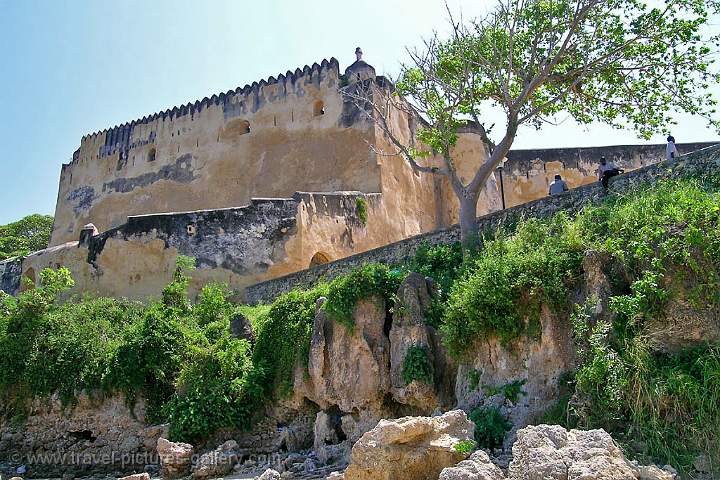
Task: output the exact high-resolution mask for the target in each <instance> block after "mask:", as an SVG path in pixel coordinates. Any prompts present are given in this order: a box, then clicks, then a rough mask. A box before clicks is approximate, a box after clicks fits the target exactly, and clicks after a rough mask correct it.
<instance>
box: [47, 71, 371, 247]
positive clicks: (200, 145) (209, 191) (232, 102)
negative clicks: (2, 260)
mask: <svg viewBox="0 0 720 480" xmlns="http://www.w3.org/2000/svg"><path fill="white" fill-rule="evenodd" d="M340 81H341V79H340V74H339V70H338V63H337V60H335V59H331V60H330V61H327V60H324V61H323V62H322V63H321V64H314V65H313V66H311V67H310V66H306V67H305V68H304V69H302V70H300V69H298V70H296V71H295V72H287V74H283V75H279V76H278V78H274V77H270V78H269V79H268V80H267V81H266V80H263V81H261V82H259V83H257V82H255V83H253V84H252V85H247V86H245V87H243V88H242V89H240V88H238V89H237V90H235V91H229V92H227V93H224V94H220V95H213V96H212V97H211V98H205V99H203V100H202V101H198V102H195V103H192V104H187V105H183V106H181V107H175V108H173V109H171V110H166V111H165V112H162V113H158V114H155V115H152V116H150V117H145V118H142V119H140V120H136V121H133V122H129V123H126V124H124V125H121V126H117V127H114V128H112V129H109V130H105V131H102V132H98V133H95V134H92V135H88V136H86V137H84V138H83V139H82V141H81V145H80V148H79V149H78V151H76V152H75V154H74V155H73V159H72V161H71V162H70V163H69V164H67V165H63V167H62V172H61V178H60V187H59V193H58V201H57V207H56V212H55V226H54V229H53V234H52V239H51V242H50V244H51V245H59V244H62V243H64V242H67V241H73V240H76V239H77V238H78V235H79V231H80V229H81V227H82V226H83V225H84V224H86V223H90V222H92V223H94V224H95V225H96V226H97V227H98V228H99V230H100V231H103V230H108V229H110V228H114V227H117V226H119V225H121V224H123V223H124V222H125V219H126V218H127V217H128V216H132V215H140V214H147V213H161V212H174V211H185V210H188V211H189V210H201V209H218V208H228V207H239V206H242V205H247V204H248V203H249V202H250V200H251V198H256V197H275V198H285V197H290V196H292V195H293V193H294V192H296V191H319V192H329V191H342V190H356V191H362V192H366V193H373V192H380V188H381V187H380V174H379V167H378V165H377V162H376V161H375V158H374V155H373V154H372V152H371V151H370V149H369V148H368V144H369V143H371V142H372V140H373V138H372V134H373V131H372V128H371V126H370V124H369V122H367V121H365V122H363V121H362V120H363V118H362V116H358V115H354V114H353V112H352V111H351V110H352V108H353V106H352V105H351V104H348V103H344V102H343V98H342V96H341V93H340V91H339V87H340V83H339V82H340Z"/></svg>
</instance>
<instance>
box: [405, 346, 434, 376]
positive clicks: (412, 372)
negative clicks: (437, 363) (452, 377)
mask: <svg viewBox="0 0 720 480" xmlns="http://www.w3.org/2000/svg"><path fill="white" fill-rule="evenodd" d="M402 377H403V381H404V382H405V385H409V384H411V383H412V382H413V381H414V380H418V381H420V382H423V383H426V384H428V385H432V384H433V366H432V364H431V363H430V359H429V358H428V351H427V348H426V347H424V346H418V345H413V346H411V347H410V348H408V350H407V352H406V353H405V359H404V360H403V369H402Z"/></svg>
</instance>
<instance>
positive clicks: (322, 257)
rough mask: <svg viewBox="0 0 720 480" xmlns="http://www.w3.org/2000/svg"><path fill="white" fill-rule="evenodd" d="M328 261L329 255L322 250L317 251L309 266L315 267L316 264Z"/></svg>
mask: <svg viewBox="0 0 720 480" xmlns="http://www.w3.org/2000/svg"><path fill="white" fill-rule="evenodd" d="M329 261H330V257H329V256H328V255H327V254H326V253H323V252H317V253H316V254H315V255H313V257H312V259H311V260H310V267H311V268H312V267H315V266H317V265H323V264H325V263H328V262H329Z"/></svg>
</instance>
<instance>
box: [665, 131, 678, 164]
mask: <svg viewBox="0 0 720 480" xmlns="http://www.w3.org/2000/svg"><path fill="white" fill-rule="evenodd" d="M667 142H668V143H667V147H666V148H665V159H666V160H672V159H673V158H677V157H678V155H679V154H678V150H677V147H676V146H675V137H673V136H672V135H670V136H669V137H667Z"/></svg>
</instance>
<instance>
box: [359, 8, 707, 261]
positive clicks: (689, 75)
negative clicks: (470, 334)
mask: <svg viewBox="0 0 720 480" xmlns="http://www.w3.org/2000/svg"><path fill="white" fill-rule="evenodd" d="M655 3H660V2H655ZM719 4H720V2H718V1H716V0H704V1H703V0H665V1H664V2H662V6H658V7H652V6H648V5H647V4H645V3H644V2H643V1H640V0H499V2H498V4H497V5H496V7H495V8H494V9H492V10H491V11H490V12H489V13H488V14H487V15H485V16H484V17H483V18H480V19H476V20H473V21H469V22H465V21H455V19H454V18H453V17H452V15H450V24H451V27H452V28H451V30H452V33H451V34H450V36H449V37H448V38H446V39H441V38H440V37H439V36H438V35H437V34H436V35H435V36H434V37H432V38H431V39H429V40H426V41H425V42H424V45H423V47H422V48H421V49H415V50H412V51H409V52H408V53H409V56H410V60H409V62H408V63H407V64H404V65H402V68H401V72H400V75H399V77H398V78H397V79H396V81H395V89H394V90H391V93H389V94H388V93H386V92H387V91H383V90H382V89H377V88H374V86H373V84H372V82H364V83H362V84H360V85H359V86H358V87H356V88H354V89H347V90H348V91H347V93H346V95H348V96H349V97H350V98H352V99H353V100H354V101H355V103H356V105H357V106H358V107H360V108H361V110H362V111H364V112H365V113H366V114H367V115H368V117H369V118H371V119H372V121H374V122H375V123H376V124H377V125H378V126H379V127H380V129H381V130H382V131H383V132H384V133H385V134H386V135H387V137H388V138H389V140H390V143H391V144H392V145H393V147H394V148H395V149H396V151H395V152H383V153H386V154H388V155H400V156H401V157H403V158H404V159H405V160H406V161H407V162H408V163H409V164H410V165H411V166H412V168H413V169H415V170H416V171H419V172H425V173H428V174H433V175H443V176H445V177H447V178H448V179H449V181H450V184H451V185H452V188H453V190H454V192H455V194H456V196H457V198H458V200H459V203H460V227H461V236H462V243H463V246H464V248H465V250H466V251H467V250H472V249H475V248H476V247H477V243H478V241H479V238H478V235H477V233H478V232H477V222H476V221H475V217H476V208H477V202H478V198H479V195H480V192H481V191H482V188H483V186H484V185H485V184H486V183H487V180H488V179H489V177H490V175H491V174H492V173H493V171H494V170H495V169H496V168H497V167H498V166H499V165H500V163H501V162H502V161H503V159H504V158H505V157H506V155H507V154H508V152H509V151H510V148H511V146H512V145H513V142H514V140H515V138H516V136H517V133H518V127H520V126H521V125H530V126H532V127H535V128H538V129H539V128H541V127H542V126H543V125H544V124H546V123H552V121H553V118H554V117H555V116H556V115H557V114H560V113H563V112H564V113H565V114H567V115H569V116H570V117H571V118H573V119H574V120H575V121H577V122H578V123H580V124H589V123H591V122H602V123H605V124H609V125H612V126H613V127H616V128H632V129H634V130H635V131H636V132H637V133H638V134H639V135H640V136H642V137H644V138H649V137H650V136H651V134H653V133H655V132H658V131H663V130H665V129H667V127H668V125H671V124H673V123H674V120H673V118H674V115H675V114H676V113H679V112H688V113H691V114H695V115H701V116H703V117H704V118H705V119H707V121H708V122H709V124H711V125H713V126H714V127H716V128H718V127H719V126H720V123H718V121H717V120H716V119H715V118H714V117H713V115H714V113H715V109H714V106H715V104H716V102H715V100H714V99H713V98H711V97H710V96H709V95H708V92H707V88H708V86H709V84H710V83H711V82H716V81H717V79H718V78H717V76H716V75H715V74H713V73H712V72H711V70H710V67H711V65H712V63H713V59H712V58H711V51H712V48H711V47H713V46H717V45H718V37H717V36H711V35H707V34H705V33H704V29H705V28H706V26H707V22H708V16H709V14H711V13H717V11H718V8H719ZM491 108H494V109H497V108H499V109H501V110H502V111H503V112H504V116H505V119H506V123H505V128H504V131H502V132H500V133H499V134H498V136H497V139H498V141H497V142H495V141H493V138H494V137H495V136H494V132H493V131H492V130H494V129H493V126H487V125H485V124H484V123H483V121H482V120H481V118H482V115H483V111H485V109H491ZM397 110H400V111H405V112H407V113H409V114H411V115H419V116H420V117H422V118H423V119H424V126H423V127H421V128H420V130H419V133H418V139H419V140H420V141H421V142H422V144H423V145H424V146H422V147H418V146H416V145H414V144H413V143H408V142H404V141H403V140H402V139H401V137H400V136H399V135H398V132H397V131H395V128H394V126H393V125H394V122H393V121H392V118H391V115H392V112H393V111H397ZM468 126H471V127H472V128H470V129H468ZM461 128H463V131H465V132H467V131H470V132H472V133H474V134H476V135H479V136H480V138H481V140H482V141H483V143H484V144H485V145H486V147H487V150H488V158H487V160H486V161H484V162H483V163H482V164H481V165H480V166H479V167H478V169H477V170H476V172H475V174H474V176H473V177H472V179H471V180H470V181H469V182H468V183H463V182H462V180H461V179H460V177H459V176H458V174H457V171H456V168H455V162H454V159H453V156H452V147H453V145H455V143H456V141H457V135H458V132H459V131H460V129H461ZM432 154H438V155H439V156H440V157H441V158H442V166H440V167H433V166H428V165H427V162H424V160H423V159H424V158H425V157H429V156H430V155H432Z"/></svg>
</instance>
